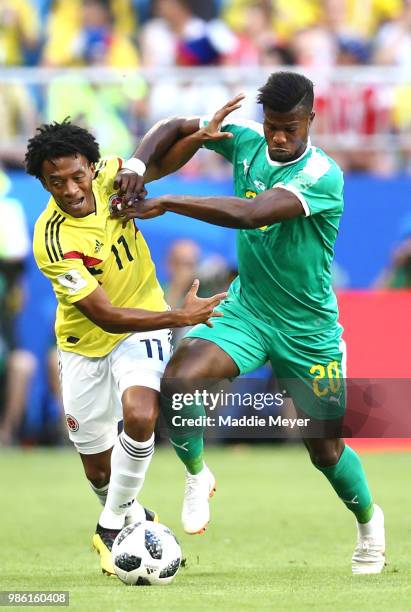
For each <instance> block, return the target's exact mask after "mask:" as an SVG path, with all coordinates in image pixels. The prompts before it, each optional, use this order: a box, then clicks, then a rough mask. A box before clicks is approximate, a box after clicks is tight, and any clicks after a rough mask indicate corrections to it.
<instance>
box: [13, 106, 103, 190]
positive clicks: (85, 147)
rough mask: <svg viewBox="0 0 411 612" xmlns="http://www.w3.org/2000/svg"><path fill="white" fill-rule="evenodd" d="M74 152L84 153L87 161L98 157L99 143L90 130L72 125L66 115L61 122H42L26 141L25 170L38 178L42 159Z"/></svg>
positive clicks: (74, 153) (96, 159)
mask: <svg viewBox="0 0 411 612" xmlns="http://www.w3.org/2000/svg"><path fill="white" fill-rule="evenodd" d="M76 154H81V155H84V157H86V158H87V159H88V161H89V163H96V162H98V160H99V159H100V149H99V145H98V143H97V142H96V139H95V138H94V136H93V135H92V134H90V132H88V131H87V130H85V129H84V128H82V127H80V126H78V125H73V124H72V123H71V121H70V119H69V118H68V117H66V119H64V121H62V123H57V122H56V121H55V122H54V123H49V124H43V125H41V126H40V127H38V128H37V130H36V134H35V135H34V136H33V137H32V138H30V140H29V141H28V143H27V152H26V156H25V162H26V172H27V173H28V174H31V175H32V176H35V177H36V178H38V179H40V178H41V177H42V166H43V162H44V161H46V160H51V159H56V158H57V157H67V156H70V155H76Z"/></svg>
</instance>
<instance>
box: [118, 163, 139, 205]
mask: <svg viewBox="0 0 411 612" xmlns="http://www.w3.org/2000/svg"><path fill="white" fill-rule="evenodd" d="M114 189H118V195H119V196H120V197H122V198H123V201H124V202H125V203H126V204H129V203H130V204H131V203H132V201H133V200H134V199H136V198H138V199H139V200H142V199H144V198H145V197H146V195H147V191H146V189H145V187H144V176H142V175H140V174H137V172H133V170H128V169H127V168H123V169H122V170H119V171H118V172H117V174H116V177H115V179H114Z"/></svg>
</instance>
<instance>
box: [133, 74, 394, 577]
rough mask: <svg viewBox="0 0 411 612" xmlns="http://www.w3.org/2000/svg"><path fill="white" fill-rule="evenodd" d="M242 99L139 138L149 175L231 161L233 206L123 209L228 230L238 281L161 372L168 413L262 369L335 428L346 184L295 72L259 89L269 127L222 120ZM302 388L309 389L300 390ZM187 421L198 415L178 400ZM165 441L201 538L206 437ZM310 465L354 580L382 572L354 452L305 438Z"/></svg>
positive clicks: (186, 201)
mask: <svg viewBox="0 0 411 612" xmlns="http://www.w3.org/2000/svg"><path fill="white" fill-rule="evenodd" d="M241 98H242V96H237V98H234V99H233V100H231V101H230V102H229V103H228V104H227V105H226V106H225V107H223V108H222V109H221V110H220V111H218V112H217V113H216V114H215V115H214V117H213V118H212V119H211V120H210V121H209V122H207V121H206V120H201V119H199V118H194V119H193V118H190V119H179V118H176V119H170V120H168V121H164V122H162V123H160V124H158V125H157V126H155V127H154V128H153V129H152V130H151V132H149V133H148V135H147V136H146V137H145V138H144V139H143V141H142V143H141V145H140V147H139V149H138V150H137V152H136V157H138V158H139V159H141V160H142V161H143V162H144V163H146V165H147V171H146V174H145V180H146V182H147V181H150V180H153V179H155V178H157V177H159V176H161V175H163V174H165V173H169V172H170V171H173V170H175V169H176V168H177V167H179V166H181V165H182V164H183V163H185V162H186V161H187V160H188V159H189V158H190V157H191V156H192V155H193V154H194V153H195V151H196V150H197V149H198V148H200V147H201V146H205V147H207V148H208V149H212V150H213V151H216V152H217V153H220V154H221V155H223V156H224V157H225V158H226V159H228V160H229V161H230V162H231V163H232V164H233V173H234V184H235V197H192V196H162V197H160V198H155V199H151V200H146V201H145V202H144V203H140V204H138V205H137V207H131V208H130V209H125V211H124V212H123V214H124V215H125V216H130V217H131V216H138V217H139V218H151V217H154V216H157V215H160V214H163V213H164V212H174V213H177V214H181V215H185V216H188V217H194V218H196V219H201V220H203V221H206V222H208V223H213V224H215V225H221V226H225V227H232V228H237V229H238V232H237V247H238V262H239V274H238V277H237V278H236V279H235V280H234V282H233V283H232V285H231V287H230V290H229V295H228V299H227V300H226V301H225V302H223V303H222V304H221V305H220V307H219V310H221V312H222V313H223V314H224V316H223V317H222V318H219V319H216V320H215V321H214V326H213V327H212V328H210V327H207V326H205V325H202V324H201V325H197V326H196V327H194V329H192V330H191V331H190V332H189V333H188V334H187V336H186V338H185V339H184V340H183V342H182V343H181V345H180V347H179V349H178V350H177V351H176V353H175V355H174V357H173V358H172V359H171V361H170V363H169V364H168V366H167V368H166V371H165V374H164V378H163V382H162V407H163V413H164V416H165V417H166V420H167V421H168V423H169V424H171V422H172V416H173V413H174V414H175V412H174V411H173V409H172V401H171V398H172V395H173V394H174V393H184V392H186V391H187V390H190V385H191V384H192V383H193V381H195V380H200V379H208V378H211V379H214V380H217V379H222V378H232V377H235V376H237V375H239V374H244V373H246V372H251V371H253V370H254V369H256V368H258V367H259V366H261V365H262V364H264V363H265V362H266V361H267V360H269V361H270V362H271V364H272V366H273V369H274V372H275V374H276V376H277V377H278V378H279V379H294V380H296V381H301V382H302V384H301V385H297V386H296V389H297V391H296V393H295V394H293V400H294V403H295V404H296V405H297V408H298V410H299V411H300V412H302V413H304V414H305V415H308V416H310V417H312V419H314V420H317V421H321V420H324V421H332V420H333V419H338V418H340V417H342V416H343V414H344V410H345V390H344V383H343V379H344V377H345V345H344V342H343V340H342V338H341V333H342V328H341V326H340V325H339V323H338V309H337V302H336V297H335V295H334V292H333V290H332V286H331V262H332V259H333V255H334V243H335V239H336V237H337V233H338V226H339V222H340V218H341V214H342V211H343V175H342V172H341V170H340V168H339V167H338V165H337V164H336V163H335V162H334V161H333V160H332V159H331V158H330V157H328V155H326V153H324V151H322V150H321V149H318V148H317V147H315V146H312V145H311V142H310V140H309V130H310V125H311V123H312V121H313V119H314V113H313V84H312V82H311V81H310V80H308V79H307V78H305V77H304V76H302V75H300V74H296V73H291V72H277V73H274V74H272V75H271V76H270V77H269V79H268V81H267V83H266V84H265V85H264V86H263V87H261V89H260V90H259V95H258V102H259V103H260V104H262V106H263V111H264V122H263V124H262V125H261V124H259V123H256V122H253V121H235V120H232V121H230V120H228V119H226V117H227V115H228V114H229V113H230V112H231V111H232V110H234V109H236V108H238V106H239V103H240V101H241ZM305 387H306V388H308V387H309V388H310V389H311V393H302V394H301V393H299V392H298V389H300V391H301V388H305ZM179 414H180V415H181V416H184V417H192V418H194V417H197V416H200V415H202V414H204V408H203V406H202V405H201V404H198V405H194V406H193V405H186V406H184V408H183V410H182V411H180V412H179ZM171 442H172V444H173V445H174V447H175V449H176V452H177V454H178V456H179V457H180V458H181V459H182V461H183V462H184V464H185V466H186V491H185V500H184V505H183V513H182V519H183V526H184V528H185V530H186V531H187V532H188V533H199V532H201V531H203V530H204V529H205V527H206V525H207V523H208V520H209V507H208V498H209V496H210V495H211V494H212V492H213V490H214V488H215V480H214V477H213V475H212V474H211V472H210V471H209V469H208V468H207V466H206V465H205V464H204V461H203V440H202V432H201V431H199V430H191V431H189V432H187V431H184V432H181V431H180V432H179V431H178V429H177V428H174V429H173V428H171ZM304 443H305V445H306V447H307V449H308V452H309V454H310V458H311V461H312V463H313V464H314V466H315V467H316V468H318V469H319V470H320V471H321V472H322V473H323V474H324V475H325V476H326V478H327V479H328V480H329V482H330V483H331V485H332V487H333V488H334V489H335V491H336V493H337V495H338V496H339V497H340V498H341V499H342V501H343V502H344V504H345V505H346V507H347V508H348V509H349V510H351V511H352V512H353V513H354V515H355V517H356V520H357V527H358V540H357V546H356V548H355V552H354V555H353V558H352V571H353V573H355V574H370V573H379V572H381V570H382V569H383V567H384V561H385V557H384V552H385V537H384V516H383V513H382V510H381V509H380V508H379V507H378V506H376V505H375V504H374V503H373V501H372V497H371V493H370V490H369V487H368V484H367V480H366V477H365V473H364V470H363V467H362V464H361V461H360V458H359V457H358V455H357V453H356V452H355V451H354V450H352V449H351V448H350V447H349V446H348V445H347V444H345V443H344V440H343V439H342V438H341V437H339V435H335V436H333V435H327V434H326V435H325V436H324V437H322V438H310V437H308V438H304Z"/></svg>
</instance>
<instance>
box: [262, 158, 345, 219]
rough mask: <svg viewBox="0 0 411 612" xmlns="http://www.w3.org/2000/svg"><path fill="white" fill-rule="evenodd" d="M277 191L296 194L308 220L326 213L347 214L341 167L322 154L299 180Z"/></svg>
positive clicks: (298, 176)
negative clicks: (345, 212) (285, 190)
mask: <svg viewBox="0 0 411 612" xmlns="http://www.w3.org/2000/svg"><path fill="white" fill-rule="evenodd" d="M274 187H281V188H283V189H287V190H288V191H291V192H292V193H294V195H296V196H297V198H298V199H299V200H300V202H301V204H302V206H303V208H304V212H305V215H306V216H307V217H308V216H310V215H316V214H319V213H324V212H336V213H341V212H342V210H343V206H344V205H343V189H344V178H343V173H342V171H341V170H340V168H339V167H338V166H337V164H335V163H334V162H332V161H331V160H330V159H329V158H328V157H326V156H325V155H322V154H320V153H316V152H314V153H313V154H312V155H311V157H310V158H309V159H308V160H307V163H306V165H305V166H304V167H303V168H301V170H300V171H299V172H297V174H296V175H295V176H293V177H292V178H291V179H290V180H289V181H284V182H283V183H277V184H276V185H274Z"/></svg>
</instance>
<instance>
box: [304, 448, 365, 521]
mask: <svg viewBox="0 0 411 612" xmlns="http://www.w3.org/2000/svg"><path fill="white" fill-rule="evenodd" d="M315 467H316V468H317V469H319V470H320V472H322V473H323V474H324V475H325V476H326V478H328V480H329V481H330V483H331V484H332V486H333V487H334V490H335V491H336V493H337V495H338V497H339V498H340V499H341V500H342V501H343V502H344V504H345V505H346V506H347V508H348V509H349V510H351V512H353V513H354V514H355V516H356V518H357V521H358V522H359V523H367V522H368V521H369V520H370V519H371V517H372V515H373V513H374V506H373V503H372V498H371V493H370V489H369V488H368V483H367V479H366V477H365V473H364V469H363V467H362V463H361V460H360V458H359V456H358V455H357V453H356V452H355V451H353V449H352V448H350V447H349V446H347V445H346V446H345V448H344V450H343V452H342V454H341V457H340V459H339V461H338V463H336V464H335V465H331V466H328V467H320V466H319V465H316V466H315Z"/></svg>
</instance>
